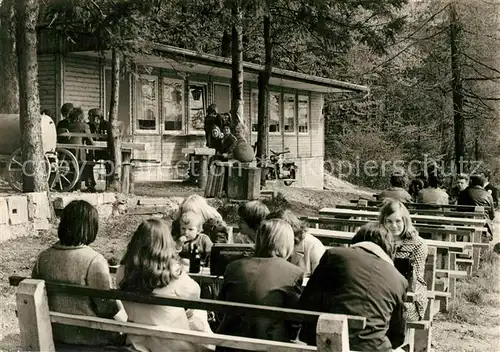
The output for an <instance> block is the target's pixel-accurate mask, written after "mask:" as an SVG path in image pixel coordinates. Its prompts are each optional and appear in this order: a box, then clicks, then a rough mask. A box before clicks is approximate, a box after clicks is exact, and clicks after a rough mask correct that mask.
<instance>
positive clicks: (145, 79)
mask: <svg viewBox="0 0 500 352" xmlns="http://www.w3.org/2000/svg"><path fill="white" fill-rule="evenodd" d="M136 121H137V125H136V129H137V130H139V131H144V132H147V131H157V130H158V78H157V77H154V76H140V77H139V78H138V79H137V120H136Z"/></svg>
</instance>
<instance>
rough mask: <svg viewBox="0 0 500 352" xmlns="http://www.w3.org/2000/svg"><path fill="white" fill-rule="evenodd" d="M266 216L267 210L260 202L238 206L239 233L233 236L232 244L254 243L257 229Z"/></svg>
mask: <svg viewBox="0 0 500 352" xmlns="http://www.w3.org/2000/svg"><path fill="white" fill-rule="evenodd" d="M268 214H269V209H268V208H267V206H266V205H265V204H264V203H262V202H261V201H260V200H252V201H249V202H245V203H243V204H242V205H240V207H239V208H238V216H239V217H240V221H239V223H238V226H239V228H240V232H239V233H238V234H237V235H235V236H234V241H233V242H234V243H255V235H256V233H257V229H258V228H259V226H260V224H261V223H262V221H264V219H265V218H266V216H267V215H268Z"/></svg>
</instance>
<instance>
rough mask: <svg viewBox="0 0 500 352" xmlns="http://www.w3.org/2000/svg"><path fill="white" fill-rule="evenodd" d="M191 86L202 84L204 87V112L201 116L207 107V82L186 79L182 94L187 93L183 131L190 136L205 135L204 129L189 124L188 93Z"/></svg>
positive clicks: (189, 106) (205, 112)
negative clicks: (196, 128)
mask: <svg viewBox="0 0 500 352" xmlns="http://www.w3.org/2000/svg"><path fill="white" fill-rule="evenodd" d="M191 86H203V87H204V89H205V94H203V95H204V96H203V95H202V97H203V99H204V101H203V106H204V114H203V117H205V116H207V108H208V86H209V82H200V81H188V82H187V84H186V83H185V85H184V94H186V93H187V97H188V98H187V102H186V104H185V106H186V114H185V115H186V116H185V123H186V124H185V125H184V127H185V131H186V134H187V135H192V136H204V135H205V130H195V129H193V127H192V126H191V116H190V112H191V105H190V104H189V101H190V98H189V94H191V91H190V87H191Z"/></svg>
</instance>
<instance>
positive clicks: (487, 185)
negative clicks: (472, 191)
mask: <svg viewBox="0 0 500 352" xmlns="http://www.w3.org/2000/svg"><path fill="white" fill-rule="evenodd" d="M484 176H485V181H486V182H485V184H484V189H485V190H486V191H487V192H488V193H489V194H491V197H492V198H493V205H494V206H495V209H496V208H498V197H499V196H500V194H499V193H500V192H499V190H498V188H496V187H495V186H494V185H492V184H491V183H490V178H491V171H489V170H488V171H487V172H485V173H484Z"/></svg>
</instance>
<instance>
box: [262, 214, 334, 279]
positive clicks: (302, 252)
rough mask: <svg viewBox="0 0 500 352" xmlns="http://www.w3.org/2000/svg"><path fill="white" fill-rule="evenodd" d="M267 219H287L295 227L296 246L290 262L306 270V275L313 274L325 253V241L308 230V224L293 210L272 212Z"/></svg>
mask: <svg viewBox="0 0 500 352" xmlns="http://www.w3.org/2000/svg"><path fill="white" fill-rule="evenodd" d="M267 219H281V220H285V221H286V222H287V223H288V224H290V226H291V227H292V229H293V235H294V243H295V247H294V249H293V254H292V256H291V257H290V263H292V264H295V265H297V266H298V267H299V268H301V269H302V270H304V274H305V276H306V277H309V276H311V274H312V273H313V271H314V269H316V267H317V266H318V264H319V260H320V259H321V257H322V256H323V254H324V253H325V247H324V246H323V243H321V241H320V240H319V239H317V238H316V237H314V236H313V235H311V234H310V233H308V232H307V225H306V224H304V223H303V222H302V221H300V220H299V218H297V217H296V216H295V214H294V213H292V211H291V210H289V209H286V210H278V211H276V212H273V213H270V214H269V215H268V216H267Z"/></svg>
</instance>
